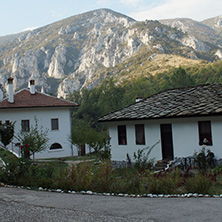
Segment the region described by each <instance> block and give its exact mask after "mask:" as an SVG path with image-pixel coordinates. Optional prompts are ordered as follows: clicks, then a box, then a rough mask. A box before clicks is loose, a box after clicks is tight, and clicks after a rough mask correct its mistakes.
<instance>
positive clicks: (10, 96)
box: [8, 77, 14, 103]
mask: <svg viewBox="0 0 222 222" xmlns="http://www.w3.org/2000/svg"><path fill="white" fill-rule="evenodd" d="M8 101H9V102H10V103H14V92H13V78H12V77H10V78H9V79H8Z"/></svg>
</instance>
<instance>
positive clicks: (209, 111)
mask: <svg viewBox="0 0 222 222" xmlns="http://www.w3.org/2000/svg"><path fill="white" fill-rule="evenodd" d="M99 121H100V122H106V123H107V125H108V127H109V133H110V137H111V152H112V159H113V160H126V156H127V154H128V155H129V156H130V157H131V158H132V159H133V153H134V152H136V151H137V150H138V149H143V148H146V147H151V146H152V145H154V144H155V143H157V142H158V141H159V143H158V144H157V145H156V146H155V147H154V149H153V150H152V152H151V154H150V157H151V158H155V160H156V161H157V160H162V159H163V160H164V159H165V160H172V159H174V158H175V157H188V156H192V155H193V154H194V152H195V151H199V150H200V149H201V147H202V145H203V142H204V140H205V141H206V139H207V148H209V149H210V150H211V151H213V152H214V154H215V156H216V157H218V158H221V157H222V85H220V84H207V85H199V86H191V87H186V88H178V89H169V90H165V91H162V92H160V93H158V94H155V95H152V96H150V97H148V98H146V99H144V100H141V101H139V102H136V103H134V104H132V105H129V106H127V107H125V108H123V109H120V110H118V111H116V112H112V113H110V114H107V115H105V116H103V117H101V118H100V119H99Z"/></svg>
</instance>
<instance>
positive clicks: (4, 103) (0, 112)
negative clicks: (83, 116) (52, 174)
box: [0, 78, 78, 158]
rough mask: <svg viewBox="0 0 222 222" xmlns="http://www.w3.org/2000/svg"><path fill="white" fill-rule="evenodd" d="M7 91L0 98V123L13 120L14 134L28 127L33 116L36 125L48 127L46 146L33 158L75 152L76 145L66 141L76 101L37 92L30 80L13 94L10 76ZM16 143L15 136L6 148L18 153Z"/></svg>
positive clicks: (63, 155)
mask: <svg viewBox="0 0 222 222" xmlns="http://www.w3.org/2000/svg"><path fill="white" fill-rule="evenodd" d="M0 91H1V90H0ZM8 93H9V97H8V98H6V99H4V100H3V97H1V98H0V122H1V123H4V122H7V121H12V122H14V121H15V135H18V133H19V132H20V131H21V130H22V131H27V130H29V129H30V127H31V126H32V125H34V124H35V119H37V120H38V126H42V127H43V128H44V129H48V137H49V142H48V149H47V150H45V151H42V152H40V153H36V155H35V158H51V157H65V156H73V155H78V153H77V148H76V147H74V146H72V144H71V142H70V140H69V136H70V133H71V111H72V109H74V108H75V107H77V104H76V103H73V102H70V101H67V100H63V99H59V98H56V97H53V96H50V95H47V94H44V93H40V92H37V91H36V90H35V82H34V80H31V81H30V89H22V90H20V91H18V92H16V93H13V79H12V78H9V79H8ZM0 96H2V94H1V93H0ZM16 143H18V140H17V139H16V138H15V139H14V140H13V143H12V144H10V145H9V146H8V148H9V149H12V150H14V151H17V152H19V150H18V148H16V147H15V144H16Z"/></svg>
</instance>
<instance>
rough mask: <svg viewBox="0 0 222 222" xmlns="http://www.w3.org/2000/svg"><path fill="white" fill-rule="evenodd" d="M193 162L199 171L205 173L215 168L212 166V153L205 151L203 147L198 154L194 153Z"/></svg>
mask: <svg viewBox="0 0 222 222" xmlns="http://www.w3.org/2000/svg"><path fill="white" fill-rule="evenodd" d="M194 155H195V159H194V162H195V163H196V164H197V167H198V169H199V170H202V171H205V170H206V169H208V168H211V167H213V166H215V164H214V153H213V152H212V151H210V149H208V150H207V151H206V148H205V146H203V147H202V149H201V150H200V151H199V153H195V154H194Z"/></svg>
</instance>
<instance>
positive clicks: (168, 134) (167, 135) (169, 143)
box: [160, 124, 174, 160]
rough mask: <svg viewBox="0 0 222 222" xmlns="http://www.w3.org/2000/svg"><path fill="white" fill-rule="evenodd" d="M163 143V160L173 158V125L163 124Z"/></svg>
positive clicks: (161, 126) (161, 127)
mask: <svg viewBox="0 0 222 222" xmlns="http://www.w3.org/2000/svg"><path fill="white" fill-rule="evenodd" d="M160 132H161V144H162V158H163V160H173V159H174V155H173V136H172V125H171V124H161V125H160Z"/></svg>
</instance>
